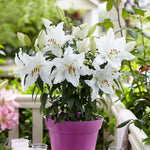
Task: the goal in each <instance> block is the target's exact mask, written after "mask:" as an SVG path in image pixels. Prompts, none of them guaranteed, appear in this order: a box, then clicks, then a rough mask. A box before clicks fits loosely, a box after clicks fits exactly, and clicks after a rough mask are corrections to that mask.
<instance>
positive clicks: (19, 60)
mask: <svg viewBox="0 0 150 150" xmlns="http://www.w3.org/2000/svg"><path fill="white" fill-rule="evenodd" d="M15 62H16V64H17V66H18V71H17V73H18V74H19V76H20V77H22V83H21V85H22V88H23V91H26V90H27V89H28V87H29V86H30V85H32V84H34V82H35V81H36V80H37V78H38V77H39V76H40V77H41V79H42V80H43V81H44V82H45V83H47V84H49V85H51V81H50V77H49V74H50V71H51V67H52V64H51V63H50V62H48V61H46V60H45V58H44V57H43V54H42V53H41V52H38V53H37V54H36V55H35V56H29V55H27V54H25V53H22V52H21V51H20V52H19V56H17V55H16V57H15Z"/></svg>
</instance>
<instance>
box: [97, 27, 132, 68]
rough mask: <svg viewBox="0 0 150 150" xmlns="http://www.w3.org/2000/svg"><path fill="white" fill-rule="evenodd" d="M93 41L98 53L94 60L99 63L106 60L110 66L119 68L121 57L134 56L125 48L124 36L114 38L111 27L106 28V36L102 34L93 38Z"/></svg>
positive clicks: (130, 57) (128, 57)
mask: <svg viewBox="0 0 150 150" xmlns="http://www.w3.org/2000/svg"><path fill="white" fill-rule="evenodd" d="M95 42H96V44H97V47H98V50H99V53H100V55H98V56H97V58H96V59H95V61H97V62H98V60H100V62H99V64H103V63H104V62H106V61H108V63H109V64H111V65H112V67H114V68H116V69H117V70H119V69H120V66H121V61H122V60H123V59H127V60H131V59H133V58H134V56H133V55H132V54H130V53H129V52H127V51H126V50H125V45H126V41H125V38H124V37H122V38H117V39H115V37H114V32H113V30H112V28H110V29H109V30H108V32H107V36H104V37H102V38H101V39H95Z"/></svg>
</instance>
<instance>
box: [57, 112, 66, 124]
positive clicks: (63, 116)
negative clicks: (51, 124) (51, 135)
mask: <svg viewBox="0 0 150 150" xmlns="http://www.w3.org/2000/svg"><path fill="white" fill-rule="evenodd" d="M64 118H65V113H64V112H62V113H60V114H59V117H58V119H57V122H58V123H60V122H61V121H62V120H64Z"/></svg>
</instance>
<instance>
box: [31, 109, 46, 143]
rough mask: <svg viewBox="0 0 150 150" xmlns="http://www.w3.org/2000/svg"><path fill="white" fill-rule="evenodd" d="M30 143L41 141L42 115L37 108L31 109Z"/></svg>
mask: <svg viewBox="0 0 150 150" xmlns="http://www.w3.org/2000/svg"><path fill="white" fill-rule="evenodd" d="M32 125H33V126H32V143H42V140H43V116H42V115H41V114H40V109H39V108H33V110H32Z"/></svg>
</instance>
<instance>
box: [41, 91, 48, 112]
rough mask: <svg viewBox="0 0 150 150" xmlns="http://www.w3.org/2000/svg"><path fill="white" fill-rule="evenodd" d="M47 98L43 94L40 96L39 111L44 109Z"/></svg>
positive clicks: (46, 95)
mask: <svg viewBox="0 0 150 150" xmlns="http://www.w3.org/2000/svg"><path fill="white" fill-rule="evenodd" d="M47 97H48V93H43V94H42V95H41V96H40V101H41V107H40V111H41V110H42V109H44V108H45V105H46V102H47Z"/></svg>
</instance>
